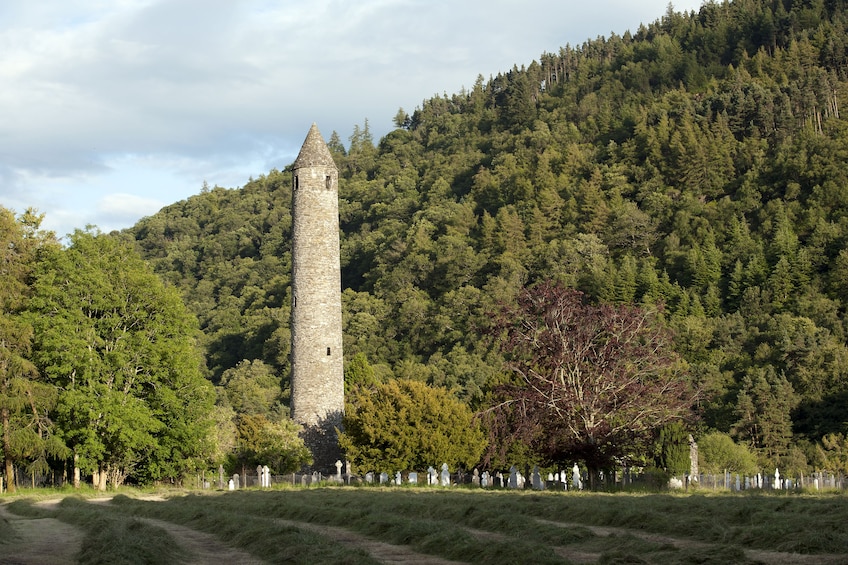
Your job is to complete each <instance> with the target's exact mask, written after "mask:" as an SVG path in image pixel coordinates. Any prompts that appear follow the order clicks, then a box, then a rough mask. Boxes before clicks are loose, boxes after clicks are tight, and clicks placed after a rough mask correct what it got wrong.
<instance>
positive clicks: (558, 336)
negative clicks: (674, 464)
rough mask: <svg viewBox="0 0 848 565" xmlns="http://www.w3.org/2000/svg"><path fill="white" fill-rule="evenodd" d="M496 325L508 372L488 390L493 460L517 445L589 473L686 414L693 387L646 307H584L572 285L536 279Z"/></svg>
mask: <svg viewBox="0 0 848 565" xmlns="http://www.w3.org/2000/svg"><path fill="white" fill-rule="evenodd" d="M493 328H494V334H493V335H494V336H495V338H496V339H497V340H498V343H499V345H500V348H501V351H502V352H503V354H504V356H505V358H506V360H507V364H508V367H509V369H511V371H512V372H513V373H514V375H515V378H513V379H512V381H510V382H508V383H505V384H503V385H500V386H498V387H497V388H496V389H495V391H494V397H493V399H494V403H493V404H494V405H493V407H492V408H491V409H490V410H488V411H487V413H486V414H485V416H486V419H487V421H488V426H489V429H490V433H491V435H492V437H491V441H490V442H489V445H490V448H489V451H488V454H487V457H488V459H489V460H490V461H492V462H494V461H500V462H505V461H504V459H505V458H506V457H508V454H507V453H506V450H507V449H509V448H510V447H515V446H516V445H519V446H523V447H525V448H528V449H529V451H530V452H531V453H532V454H533V455H535V456H537V457H541V458H543V459H545V460H546V461H548V462H550V463H560V464H567V463H571V462H575V461H578V460H579V461H583V462H584V463H585V464H586V466H587V467H588V469H589V470H590V475H591V476H592V477H593V478H594V476H595V475H596V473H597V471H599V470H601V469H609V468H610V467H611V466H612V465H613V464H614V463H615V461H616V460H619V459H621V458H624V457H627V456H633V455H638V454H639V453H643V454H644V453H645V451H644V449H645V446H646V444H647V442H648V441H649V440H650V438H651V435H652V433H653V432H654V431H655V430H656V429H657V428H659V427H660V426H662V425H664V424H666V423H668V422H672V421H679V420H681V419H685V418H687V417H689V416H690V415H691V414H692V408H693V406H694V404H695V402H696V400H697V396H698V394H697V391H696V389H695V387H694V386H693V384H692V383H691V382H690V380H689V379H688V376H687V374H686V370H685V363H684V362H683V361H682V360H681V359H680V358H679V357H678V356H677V355H676V354H675V352H674V351H673V349H672V342H671V335H670V333H669V331H668V330H667V329H666V328H664V327H663V326H662V325H661V324H659V323H658V321H657V320H656V316H655V313H652V312H651V311H649V310H646V309H644V308H639V307H636V306H630V305H619V306H614V305H608V304H601V305H594V304H590V303H588V302H587V300H586V298H585V297H584V295H583V294H582V293H580V292H579V291H576V290H573V289H568V288H565V287H563V286H561V285H556V284H554V283H550V282H542V283H540V284H538V285H536V286H534V287H532V288H528V289H525V290H524V291H523V292H522V293H521V294H520V296H519V297H518V300H517V302H516V303H515V304H514V305H510V306H507V307H505V308H504V309H503V310H502V311H501V312H500V313H499V315H497V316H496V317H495V319H494V325H493ZM499 450H500V451H499Z"/></svg>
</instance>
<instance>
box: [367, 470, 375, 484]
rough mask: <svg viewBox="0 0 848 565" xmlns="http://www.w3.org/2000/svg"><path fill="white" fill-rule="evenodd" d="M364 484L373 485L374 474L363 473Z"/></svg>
mask: <svg viewBox="0 0 848 565" xmlns="http://www.w3.org/2000/svg"><path fill="white" fill-rule="evenodd" d="M365 482H366V483H368V484H369V485H371V484H374V473H372V472H371V471H368V472H367V473H365Z"/></svg>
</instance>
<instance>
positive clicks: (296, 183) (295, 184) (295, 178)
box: [294, 175, 299, 190]
mask: <svg viewBox="0 0 848 565" xmlns="http://www.w3.org/2000/svg"><path fill="white" fill-rule="evenodd" d="M298 180H299V177H298V176H297V175H295V177H294V189H295V190H297V188H298V184H299V182H298Z"/></svg>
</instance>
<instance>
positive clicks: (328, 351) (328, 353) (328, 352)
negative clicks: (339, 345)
mask: <svg viewBox="0 0 848 565" xmlns="http://www.w3.org/2000/svg"><path fill="white" fill-rule="evenodd" d="M329 355H330V348H329V347H328V348H327V356H329Z"/></svg>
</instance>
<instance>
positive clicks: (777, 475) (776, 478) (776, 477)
mask: <svg viewBox="0 0 848 565" xmlns="http://www.w3.org/2000/svg"><path fill="white" fill-rule="evenodd" d="M772 488H780V471H779V470H778V469H777V468H775V469H774V485H772Z"/></svg>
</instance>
